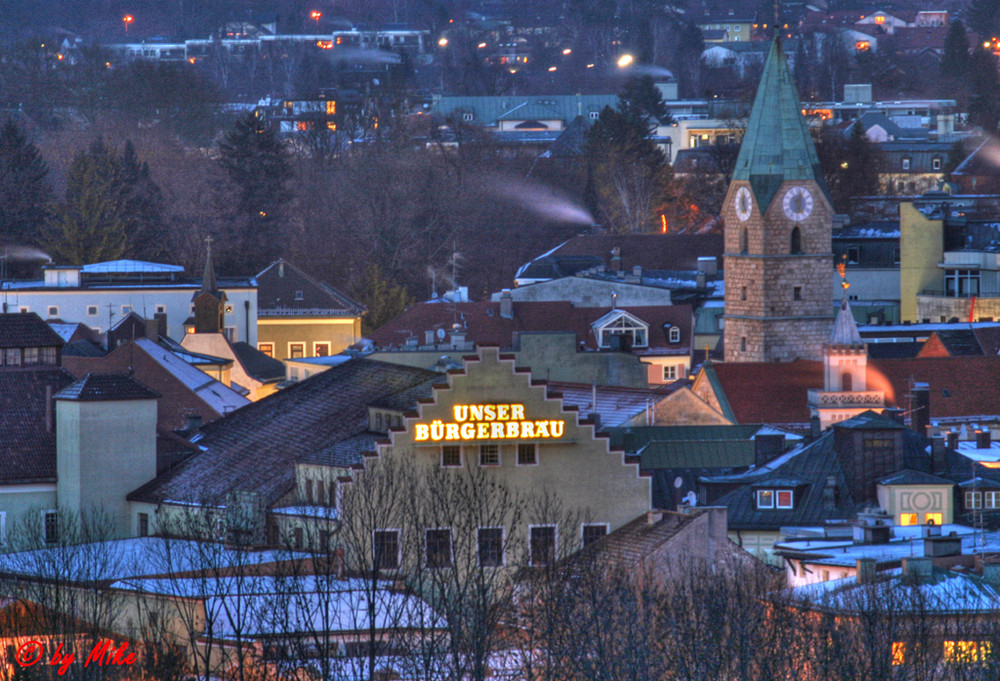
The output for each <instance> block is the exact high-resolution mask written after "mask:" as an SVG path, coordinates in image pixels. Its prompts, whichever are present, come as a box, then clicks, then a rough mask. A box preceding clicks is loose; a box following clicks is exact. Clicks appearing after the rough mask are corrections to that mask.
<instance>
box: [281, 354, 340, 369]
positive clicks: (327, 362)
mask: <svg viewBox="0 0 1000 681" xmlns="http://www.w3.org/2000/svg"><path fill="white" fill-rule="evenodd" d="M352 359H354V357H352V356H351V355H328V356H326V357H298V358H296V359H292V360H288V361H289V362H296V363H297V364H315V365H316V366H324V367H334V366H337V365H338V364H343V363H344V362H347V361H349V360H352Z"/></svg>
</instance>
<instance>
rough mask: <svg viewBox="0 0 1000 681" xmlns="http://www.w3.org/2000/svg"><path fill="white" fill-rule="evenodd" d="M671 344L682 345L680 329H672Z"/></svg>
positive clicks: (672, 327) (674, 327)
mask: <svg viewBox="0 0 1000 681" xmlns="http://www.w3.org/2000/svg"><path fill="white" fill-rule="evenodd" d="M670 342H671V343H680V342H681V330H680V327H677V326H671V327H670Z"/></svg>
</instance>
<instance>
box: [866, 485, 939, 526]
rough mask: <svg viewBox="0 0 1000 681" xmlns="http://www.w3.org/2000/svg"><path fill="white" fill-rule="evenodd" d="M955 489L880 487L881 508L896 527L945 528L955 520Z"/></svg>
mask: <svg viewBox="0 0 1000 681" xmlns="http://www.w3.org/2000/svg"><path fill="white" fill-rule="evenodd" d="M953 488H954V486H953V485H879V486H878V502H879V505H880V506H881V507H882V508H883V509H884V510H885V512H886V513H888V514H889V515H890V516H892V518H893V522H895V524H896V525H928V524H934V525H942V524H944V523H950V522H952V521H953V520H954V516H955V508H954V506H955V504H954V495H953V493H952V490H953Z"/></svg>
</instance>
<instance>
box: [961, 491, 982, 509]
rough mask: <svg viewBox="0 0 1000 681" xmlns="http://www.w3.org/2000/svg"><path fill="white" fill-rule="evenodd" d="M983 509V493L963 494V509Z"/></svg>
mask: <svg viewBox="0 0 1000 681" xmlns="http://www.w3.org/2000/svg"><path fill="white" fill-rule="evenodd" d="M982 507H983V493H982V492H966V493H965V508H966V509H974V508H982Z"/></svg>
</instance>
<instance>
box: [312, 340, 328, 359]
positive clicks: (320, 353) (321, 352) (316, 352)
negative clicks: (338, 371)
mask: <svg viewBox="0 0 1000 681" xmlns="http://www.w3.org/2000/svg"><path fill="white" fill-rule="evenodd" d="M330 349H331V345H330V341H323V342H316V343H313V356H314V357H329V356H330Z"/></svg>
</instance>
